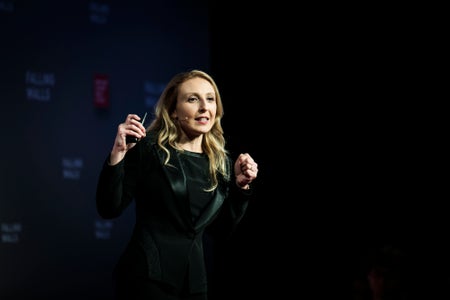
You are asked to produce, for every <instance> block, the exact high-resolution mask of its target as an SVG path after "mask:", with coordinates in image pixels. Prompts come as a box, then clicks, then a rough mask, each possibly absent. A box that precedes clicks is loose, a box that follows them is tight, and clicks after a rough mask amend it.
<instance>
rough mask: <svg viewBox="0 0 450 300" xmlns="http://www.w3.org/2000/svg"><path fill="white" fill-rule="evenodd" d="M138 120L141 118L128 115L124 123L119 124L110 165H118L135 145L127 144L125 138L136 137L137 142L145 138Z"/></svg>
mask: <svg viewBox="0 0 450 300" xmlns="http://www.w3.org/2000/svg"><path fill="white" fill-rule="evenodd" d="M140 120H141V118H140V117H139V116H138V115H136V114H129V115H128V116H127V118H126V120H125V122H123V123H121V124H119V126H118V128H117V135H116V139H115V140H114V145H113V148H112V150H111V157H110V160H109V164H110V165H115V164H118V163H119V162H120V161H121V160H122V159H123V158H124V157H125V154H126V153H127V151H128V150H130V149H131V148H133V147H134V146H135V145H136V143H129V144H127V142H126V139H127V136H130V137H136V138H138V140H139V139H141V138H143V137H145V136H146V131H145V127H144V125H143V124H141V122H140Z"/></svg>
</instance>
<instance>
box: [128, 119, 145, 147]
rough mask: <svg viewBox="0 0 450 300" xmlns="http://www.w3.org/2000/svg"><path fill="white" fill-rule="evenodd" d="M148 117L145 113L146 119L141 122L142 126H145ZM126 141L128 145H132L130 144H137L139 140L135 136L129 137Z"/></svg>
mask: <svg viewBox="0 0 450 300" xmlns="http://www.w3.org/2000/svg"><path fill="white" fill-rule="evenodd" d="M146 117H147V113H145V115H144V117H143V118H142V121H141V124H142V125H144V122H145V118H146ZM126 141H127V144H130V143H137V142H138V141H139V140H138V138H137V137H135V136H131V135H127V137H126Z"/></svg>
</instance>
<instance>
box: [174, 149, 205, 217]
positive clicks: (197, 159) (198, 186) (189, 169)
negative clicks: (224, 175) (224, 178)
mask: <svg viewBox="0 0 450 300" xmlns="http://www.w3.org/2000/svg"><path fill="white" fill-rule="evenodd" d="M180 160H181V164H182V166H183V169H184V173H185V175H186V187H187V190H188V197H189V203H190V207H191V213H192V221H193V222H194V223H195V222H196V220H197V218H198V216H200V214H201V212H202V211H203V209H204V208H205V207H206V206H207V205H208V203H209V202H210V201H211V199H212V195H213V193H212V192H206V191H205V190H206V189H207V188H208V187H209V186H210V184H211V180H210V179H209V160H208V157H207V156H206V154H203V153H196V152H191V151H186V150H184V151H182V152H180Z"/></svg>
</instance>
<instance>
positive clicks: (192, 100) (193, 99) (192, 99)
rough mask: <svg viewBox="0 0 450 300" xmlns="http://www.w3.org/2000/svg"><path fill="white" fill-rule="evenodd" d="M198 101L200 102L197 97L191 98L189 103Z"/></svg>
mask: <svg viewBox="0 0 450 300" xmlns="http://www.w3.org/2000/svg"><path fill="white" fill-rule="evenodd" d="M197 100H198V98H197V97H190V98H188V101H189V102H195V101H197Z"/></svg>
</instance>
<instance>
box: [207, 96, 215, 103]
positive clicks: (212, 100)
mask: <svg viewBox="0 0 450 300" xmlns="http://www.w3.org/2000/svg"><path fill="white" fill-rule="evenodd" d="M206 99H208V101H211V102H214V100H215V99H214V97H208V98H206Z"/></svg>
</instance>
